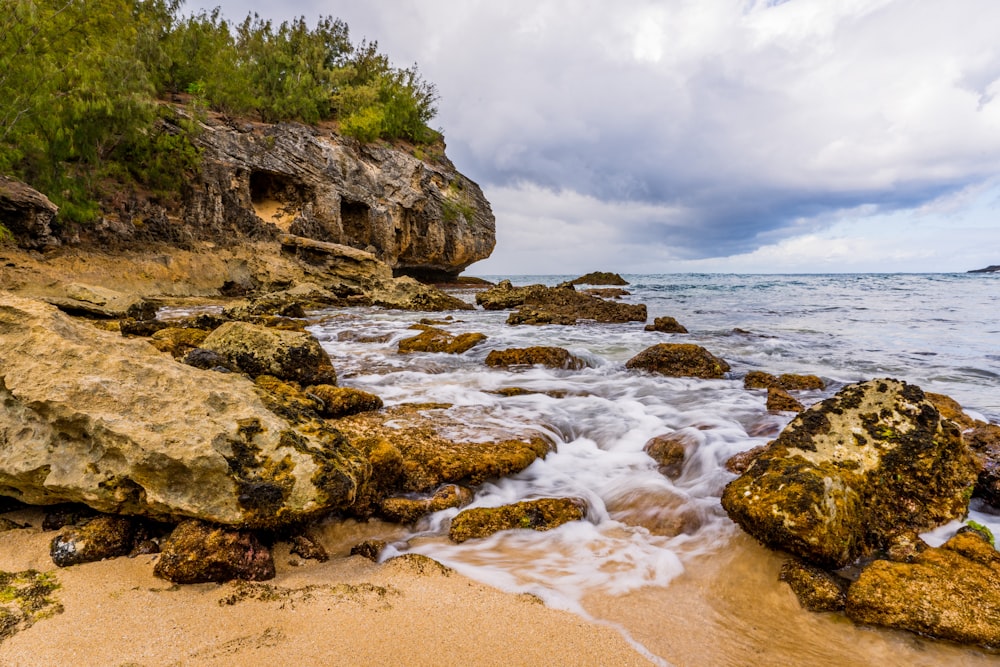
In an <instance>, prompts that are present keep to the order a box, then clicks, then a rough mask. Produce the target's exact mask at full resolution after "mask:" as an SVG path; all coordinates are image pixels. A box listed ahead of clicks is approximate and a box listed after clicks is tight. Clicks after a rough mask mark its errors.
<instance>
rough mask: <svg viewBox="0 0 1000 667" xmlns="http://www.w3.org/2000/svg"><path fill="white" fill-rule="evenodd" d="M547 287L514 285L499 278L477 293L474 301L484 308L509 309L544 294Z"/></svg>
mask: <svg viewBox="0 0 1000 667" xmlns="http://www.w3.org/2000/svg"><path fill="white" fill-rule="evenodd" d="M548 289H550V288H548V287H546V286H545V285H528V286H526V287H514V285H513V284H512V283H511V282H510V281H509V280H501V281H500V282H499V283H497V284H496V285H494V286H493V287H491V288H490V289H488V290H485V291H483V292H479V293H477V294H476V303H478V304H479V305H480V306H482V307H483V308H484V309H485V310H509V309H510V308H517V307H518V306H523V305H524V304H525V302H526V301H527V300H528V299H529V298H531V297H535V296H537V295H541V294H544V293H545V291H546V290H548Z"/></svg>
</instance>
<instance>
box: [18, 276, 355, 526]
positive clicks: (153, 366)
mask: <svg viewBox="0 0 1000 667" xmlns="http://www.w3.org/2000/svg"><path fill="white" fill-rule="evenodd" d="M0 349H2V350H4V353H3V354H2V355H0V442H2V443H3V444H4V446H3V447H2V448H0V494H3V495H8V496H13V497H15V498H18V499H19V500H22V501H24V502H27V503H30V504H34V505H51V504H56V503H60V502H75V503H83V504H86V505H89V506H90V507H92V508H95V509H97V510H100V511H102V512H107V513H116V514H136V515H144V516H149V517H152V518H156V519H164V520H171V519H174V520H176V519H178V518H182V517H196V518H201V519H204V520H207V521H212V522H215V523H220V524H230V525H240V526H246V527H261V528H263V527H276V526H280V525H284V524H287V523H295V522H299V521H303V520H307V519H310V518H315V517H317V516H320V515H323V514H326V513H328V512H329V511H331V510H332V509H335V508H340V507H344V506H347V505H350V504H351V503H352V502H353V500H354V497H355V494H356V491H357V488H358V487H359V486H361V485H363V484H364V483H365V481H366V479H367V476H368V474H369V467H368V463H367V461H365V459H364V457H363V456H362V454H361V453H360V452H358V451H357V450H355V449H354V448H353V447H351V446H350V445H349V443H348V442H347V441H346V439H345V438H344V437H343V436H342V435H341V434H340V433H339V432H337V431H335V430H333V429H330V428H326V429H320V428H311V429H310V430H309V431H300V430H297V429H296V428H295V427H294V425H293V424H291V423H290V422H289V421H288V420H286V419H283V418H281V417H280V416H278V415H277V414H275V413H274V412H273V411H271V410H269V409H268V408H267V407H266V406H265V404H264V402H263V400H262V398H261V396H262V393H261V390H260V389H258V388H256V387H255V386H254V385H253V383H252V382H250V381H249V380H247V379H246V378H245V377H243V376H241V375H237V374H228V375H226V374H220V373H211V372H208V371H202V370H198V369H196V368H192V367H190V366H186V365H184V364H180V363H177V362H176V361H174V360H173V359H171V358H169V357H167V356H164V355H162V354H160V353H159V352H157V351H156V350H154V349H153V348H152V347H150V346H149V344H148V343H146V342H145V341H144V340H140V339H128V338H122V337H121V336H120V335H118V334H111V333H107V332H103V331H99V330H97V329H95V328H94V327H91V326H89V325H87V324H84V323H80V322H78V321H75V320H73V319H72V318H70V317H68V316H66V315H64V314H62V313H60V312H59V311H58V310H56V309H55V308H54V307H51V306H48V305H46V304H43V303H41V302H38V301H31V300H27V299H22V298H18V297H13V296H10V295H5V294H0Z"/></svg>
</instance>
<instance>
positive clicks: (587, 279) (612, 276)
mask: <svg viewBox="0 0 1000 667" xmlns="http://www.w3.org/2000/svg"><path fill="white" fill-rule="evenodd" d="M569 284H570V285H628V284H629V283H628V281H627V280H625V279H624V278H622V277H621V276H620V275H618V274H617V273H610V272H608V271H592V272H590V273H588V274H586V275H583V276H580V277H579V278H574V279H573V280H571V281H569Z"/></svg>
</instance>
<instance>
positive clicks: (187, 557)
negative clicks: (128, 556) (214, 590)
mask: <svg viewBox="0 0 1000 667" xmlns="http://www.w3.org/2000/svg"><path fill="white" fill-rule="evenodd" d="M153 574H155V575H156V576H158V577H161V578H163V579H167V580H168V581H172V582H174V583H176V584H200V583H206V582H223V581H230V580H232V579H243V580H247V581H263V580H266V579H273V578H274V560H273V559H272V558H271V550H270V549H268V548H267V547H265V546H264V545H263V544H261V543H260V541H259V540H258V539H257V537H256V536H255V535H254V534H253V533H251V532H249V531H243V530H231V529H224V528H219V527H214V526H210V525H208V524H205V523H202V522H200V521H193V520H191V521H184V522H181V523H180V524H178V525H177V527H176V528H174V531H173V532H172V533H171V534H170V537H168V538H167V539H166V541H164V543H163V547H162V551H161V553H160V557H159V559H157V561H156V565H155V566H154V568H153Z"/></svg>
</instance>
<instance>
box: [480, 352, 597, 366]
mask: <svg viewBox="0 0 1000 667" xmlns="http://www.w3.org/2000/svg"><path fill="white" fill-rule="evenodd" d="M486 365H487V366H493V367H504V368H506V367H509V366H535V365H540V366H546V367H548V368H563V369H568V370H574V371H575V370H580V369H581V368H585V367H586V366H587V364H586V362H584V361H583V359H580V358H579V357H576V356H574V355H572V354H570V353H569V351H568V350H565V349H563V348H561V347H545V346H536V347H523V348H518V347H514V348H509V349H507V350H493V351H492V352H490V353H489V354H488V355H487V356H486Z"/></svg>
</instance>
